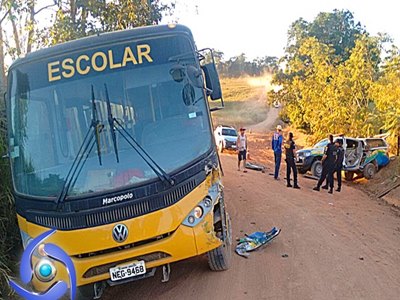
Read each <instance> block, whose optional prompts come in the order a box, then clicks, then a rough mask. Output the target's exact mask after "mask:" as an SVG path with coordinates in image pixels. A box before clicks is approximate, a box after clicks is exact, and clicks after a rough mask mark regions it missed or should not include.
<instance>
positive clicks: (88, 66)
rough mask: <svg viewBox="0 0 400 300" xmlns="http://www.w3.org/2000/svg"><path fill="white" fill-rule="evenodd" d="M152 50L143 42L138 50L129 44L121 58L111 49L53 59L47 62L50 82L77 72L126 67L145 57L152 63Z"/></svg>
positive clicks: (141, 61)
mask: <svg viewBox="0 0 400 300" xmlns="http://www.w3.org/2000/svg"><path fill="white" fill-rule="evenodd" d="M150 51H151V48H150V46H149V45H147V44H142V45H137V46H136V51H133V50H132V48H131V47H129V46H127V47H125V49H124V54H123V56H122V57H119V58H115V57H114V53H113V50H112V49H110V50H108V51H107V52H102V51H98V52H95V53H93V54H92V55H91V56H89V55H86V54H82V55H80V56H78V57H77V58H76V59H75V60H74V59H73V58H70V57H68V58H65V59H64V60H62V61H59V60H57V61H53V62H50V63H48V64H47V71H48V79H49V82H52V81H57V80H60V79H62V78H71V77H73V76H75V74H77V73H78V74H80V75H86V74H88V73H89V72H90V71H95V72H103V71H104V70H105V69H118V68H124V67H126V66H127V64H128V63H131V64H133V65H137V64H142V63H143V62H144V59H145V60H147V62H149V63H151V62H153V59H152V57H151V56H150ZM135 52H136V53H135Z"/></svg>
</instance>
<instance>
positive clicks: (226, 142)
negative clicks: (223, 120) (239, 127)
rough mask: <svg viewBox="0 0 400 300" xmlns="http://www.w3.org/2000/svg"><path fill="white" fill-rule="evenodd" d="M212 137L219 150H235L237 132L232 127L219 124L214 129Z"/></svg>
mask: <svg viewBox="0 0 400 300" xmlns="http://www.w3.org/2000/svg"><path fill="white" fill-rule="evenodd" d="M214 137H215V143H216V145H217V147H218V151H219V152H221V153H222V152H223V151H224V150H225V149H234V150H236V140H237V137H238V133H237V131H236V129H235V128H234V127H232V126H225V125H219V126H218V127H217V128H216V129H215V130H214Z"/></svg>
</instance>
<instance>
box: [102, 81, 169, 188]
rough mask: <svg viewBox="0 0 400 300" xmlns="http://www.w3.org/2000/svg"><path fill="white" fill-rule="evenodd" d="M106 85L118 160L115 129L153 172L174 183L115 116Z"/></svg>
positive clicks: (108, 108) (110, 121)
mask: <svg viewBox="0 0 400 300" xmlns="http://www.w3.org/2000/svg"><path fill="white" fill-rule="evenodd" d="M104 86H105V89H106V101H107V113H108V123H109V124H110V128H111V133H112V134H113V135H112V139H113V143H114V151H115V155H116V157H117V162H119V159H118V149H117V143H116V137H115V131H114V130H115V129H116V130H117V131H118V132H119V133H120V134H121V136H122V137H123V138H124V139H125V140H126V142H127V143H128V144H129V145H130V146H131V147H132V149H133V150H135V151H136V153H137V154H139V156H140V157H141V158H142V159H143V161H144V162H145V163H146V164H147V165H148V166H149V167H150V168H151V169H152V170H153V172H154V173H155V174H156V175H157V176H158V178H160V180H161V181H162V182H168V184H170V185H174V184H175V181H174V180H173V179H172V178H171V177H170V176H169V175H168V174H167V173H166V172H165V171H164V170H163V168H161V166H160V165H159V164H157V163H156V162H155V161H154V160H153V158H152V157H151V156H150V155H149V154H148V153H147V152H146V150H144V149H143V147H142V146H140V145H139V143H138V142H137V141H136V140H135V139H134V137H133V136H132V135H131V134H130V133H129V132H128V131H127V130H126V129H125V128H124V127H123V126H122V124H121V123H120V122H119V121H118V120H117V119H116V118H114V117H113V115H112V112H111V104H110V98H109V97H108V91H107V85H106V84H104ZM115 125H118V126H115ZM121 129H122V131H121Z"/></svg>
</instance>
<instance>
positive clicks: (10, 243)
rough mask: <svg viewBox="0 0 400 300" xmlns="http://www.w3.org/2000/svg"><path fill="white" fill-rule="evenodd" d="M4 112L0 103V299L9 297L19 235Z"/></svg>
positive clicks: (14, 270)
mask: <svg viewBox="0 0 400 300" xmlns="http://www.w3.org/2000/svg"><path fill="white" fill-rule="evenodd" d="M3 112H4V110H3V107H2V105H0V299H10V298H11V294H12V291H11V289H10V286H9V284H8V278H9V276H12V274H15V272H16V266H17V254H16V253H19V252H20V251H19V249H20V247H21V246H20V245H21V244H20V236H19V230H18V225H17V220H16V214H15V207H14V199H13V197H12V195H11V183H10V171H9V164H8V160H7V159H3V158H1V156H2V155H3V154H5V153H6V132H5V118H4V117H2V115H1V114H2V113H3Z"/></svg>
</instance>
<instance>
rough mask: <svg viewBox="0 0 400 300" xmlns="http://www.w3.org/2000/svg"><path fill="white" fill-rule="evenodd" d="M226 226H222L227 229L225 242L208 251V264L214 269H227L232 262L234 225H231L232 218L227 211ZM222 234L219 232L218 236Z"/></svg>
mask: <svg viewBox="0 0 400 300" xmlns="http://www.w3.org/2000/svg"><path fill="white" fill-rule="evenodd" d="M225 218H226V224H227V226H226V228H225V229H224V228H223V227H224V226H221V227H222V230H224V231H225V234H226V239H225V240H224V243H223V244H222V245H221V246H219V247H218V248H216V249H213V250H211V251H209V252H208V253H207V257H208V266H209V267H210V269H211V270H212V271H225V270H228V269H229V267H230V264H231V259H232V251H231V245H232V227H231V219H230V217H229V215H228V213H226V217H225ZM218 235H219V236H221V235H222V234H221V232H219V233H217V236H218Z"/></svg>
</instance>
